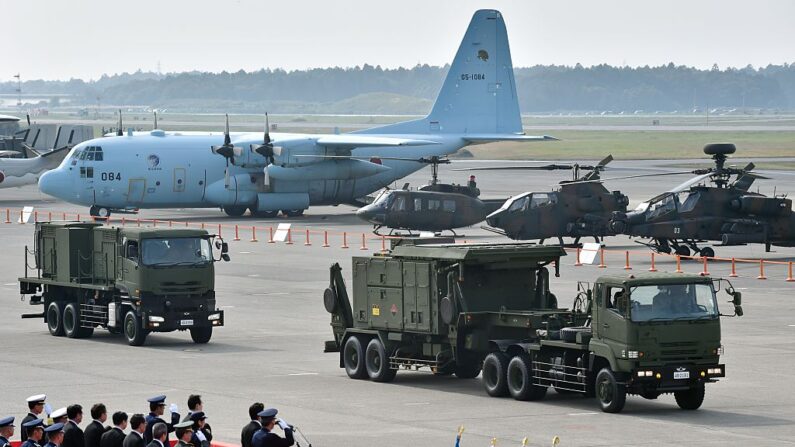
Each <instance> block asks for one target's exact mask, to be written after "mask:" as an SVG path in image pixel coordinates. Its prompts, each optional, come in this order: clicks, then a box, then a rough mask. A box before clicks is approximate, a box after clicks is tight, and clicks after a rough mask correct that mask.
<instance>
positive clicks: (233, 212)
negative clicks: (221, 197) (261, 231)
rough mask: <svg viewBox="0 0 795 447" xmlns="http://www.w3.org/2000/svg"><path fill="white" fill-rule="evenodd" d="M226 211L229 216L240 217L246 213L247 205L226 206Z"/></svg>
mask: <svg viewBox="0 0 795 447" xmlns="http://www.w3.org/2000/svg"><path fill="white" fill-rule="evenodd" d="M224 213H226V215H227V216H229V217H240V216H242V215H243V214H246V207H245V206H225V207H224Z"/></svg>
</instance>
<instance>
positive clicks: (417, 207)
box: [414, 197, 422, 211]
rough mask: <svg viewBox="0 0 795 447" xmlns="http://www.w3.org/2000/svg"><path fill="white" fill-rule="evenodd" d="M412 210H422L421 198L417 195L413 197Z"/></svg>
mask: <svg viewBox="0 0 795 447" xmlns="http://www.w3.org/2000/svg"><path fill="white" fill-rule="evenodd" d="M414 211H422V199H420V198H419V197H417V198H416V199H414Z"/></svg>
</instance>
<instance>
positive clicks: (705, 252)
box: [698, 247, 715, 258]
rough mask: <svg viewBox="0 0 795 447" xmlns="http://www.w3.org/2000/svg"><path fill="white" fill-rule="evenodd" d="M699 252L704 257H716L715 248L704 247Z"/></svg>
mask: <svg viewBox="0 0 795 447" xmlns="http://www.w3.org/2000/svg"><path fill="white" fill-rule="evenodd" d="M698 254H699V255H700V256H701V257H702V258H714V257H715V250H713V249H712V248H711V247H704V248H702V249H701V250H699V252H698Z"/></svg>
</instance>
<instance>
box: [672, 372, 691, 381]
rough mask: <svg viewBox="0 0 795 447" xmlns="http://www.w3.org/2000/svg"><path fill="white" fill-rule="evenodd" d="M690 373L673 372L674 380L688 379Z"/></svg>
mask: <svg viewBox="0 0 795 447" xmlns="http://www.w3.org/2000/svg"><path fill="white" fill-rule="evenodd" d="M689 378H690V371H674V380H680V379H689Z"/></svg>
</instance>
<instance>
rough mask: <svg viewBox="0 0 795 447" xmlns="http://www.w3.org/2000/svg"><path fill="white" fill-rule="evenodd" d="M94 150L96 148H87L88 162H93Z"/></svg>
mask: <svg viewBox="0 0 795 447" xmlns="http://www.w3.org/2000/svg"><path fill="white" fill-rule="evenodd" d="M95 149H96V148H95V147H94V146H89V147H88V148H87V149H86V160H88V161H94V150H95Z"/></svg>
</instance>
